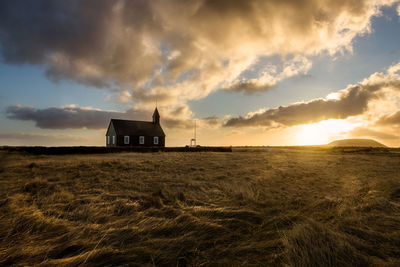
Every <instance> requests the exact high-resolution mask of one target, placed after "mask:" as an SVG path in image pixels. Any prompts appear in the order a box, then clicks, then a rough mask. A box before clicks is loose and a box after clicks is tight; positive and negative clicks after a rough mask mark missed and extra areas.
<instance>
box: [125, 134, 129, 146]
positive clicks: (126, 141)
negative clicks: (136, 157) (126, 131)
mask: <svg viewBox="0 0 400 267" xmlns="http://www.w3.org/2000/svg"><path fill="white" fill-rule="evenodd" d="M124 144H125V145H129V135H125V136H124Z"/></svg>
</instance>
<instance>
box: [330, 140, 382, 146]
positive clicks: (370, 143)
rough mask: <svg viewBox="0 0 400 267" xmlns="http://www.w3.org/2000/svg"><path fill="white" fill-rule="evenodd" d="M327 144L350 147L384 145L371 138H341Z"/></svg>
mask: <svg viewBox="0 0 400 267" xmlns="http://www.w3.org/2000/svg"><path fill="white" fill-rule="evenodd" d="M328 146H352V147H386V146H385V145H384V144H381V143H379V142H377V141H375V140H373V139H343V140H336V141H333V142H330V143H329V144H328Z"/></svg>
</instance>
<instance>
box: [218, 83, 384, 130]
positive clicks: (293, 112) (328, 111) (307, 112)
mask: <svg viewBox="0 0 400 267" xmlns="http://www.w3.org/2000/svg"><path fill="white" fill-rule="evenodd" d="M372 98H376V94H375V92H374V91H368V90H365V89H364V88H363V87H362V86H361V85H357V86H353V87H350V88H348V89H347V92H346V93H345V94H344V95H343V96H342V97H341V98H340V99H337V100H336V99H331V100H326V99H316V100H312V101H310V102H306V103H299V104H292V105H290V106H285V107H282V106H281V107H279V108H275V109H268V110H266V111H264V112H261V113H256V114H254V115H251V116H249V117H246V118H243V117H238V118H232V119H230V120H228V121H227V122H226V124H225V126H228V127H242V126H271V125H272V124H274V123H278V124H281V125H284V126H293V125H298V124H306V123H314V122H319V121H322V120H327V119H345V118H347V117H349V116H355V115H359V114H361V113H363V112H364V111H365V110H366V109H367V104H368V101H370V100H371V99H372Z"/></svg>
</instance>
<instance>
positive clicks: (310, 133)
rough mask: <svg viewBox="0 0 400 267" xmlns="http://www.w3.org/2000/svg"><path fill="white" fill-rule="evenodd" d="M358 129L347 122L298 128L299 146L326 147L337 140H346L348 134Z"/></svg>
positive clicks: (330, 122)
mask: <svg viewBox="0 0 400 267" xmlns="http://www.w3.org/2000/svg"><path fill="white" fill-rule="evenodd" d="M355 127H357V125H356V124H353V123H350V122H348V121H347V120H335V119H330V120H325V121H321V122H318V123H313V124H304V125H301V126H299V127H298V130H297V133H296V135H295V138H296V144H297V145H324V144H327V143H329V142H331V141H333V140H335V139H340V138H345V137H346V133H347V132H348V131H351V130H352V129H354V128H355Z"/></svg>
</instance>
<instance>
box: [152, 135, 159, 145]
mask: <svg viewBox="0 0 400 267" xmlns="http://www.w3.org/2000/svg"><path fill="white" fill-rule="evenodd" d="M153 144H154V145H158V136H154V137H153Z"/></svg>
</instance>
